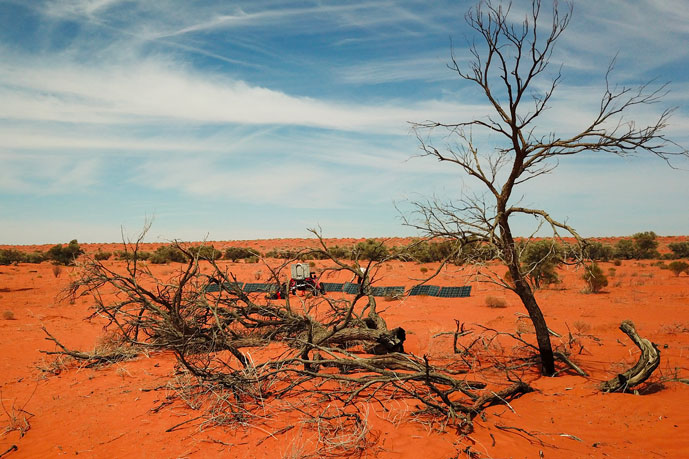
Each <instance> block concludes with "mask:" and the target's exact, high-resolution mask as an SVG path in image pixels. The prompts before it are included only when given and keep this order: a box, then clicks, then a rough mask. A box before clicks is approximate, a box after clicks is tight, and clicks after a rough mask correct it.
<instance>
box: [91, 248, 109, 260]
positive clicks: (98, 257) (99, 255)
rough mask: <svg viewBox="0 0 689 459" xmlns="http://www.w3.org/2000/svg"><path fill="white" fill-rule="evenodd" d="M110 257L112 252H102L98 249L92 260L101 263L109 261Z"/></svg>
mask: <svg viewBox="0 0 689 459" xmlns="http://www.w3.org/2000/svg"><path fill="white" fill-rule="evenodd" d="M110 257H112V252H103V251H101V250H100V249H99V250H98V251H97V252H96V253H94V254H93V258H94V260H98V261H103V260H109V259H110Z"/></svg>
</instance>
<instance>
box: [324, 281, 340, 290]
mask: <svg viewBox="0 0 689 459" xmlns="http://www.w3.org/2000/svg"><path fill="white" fill-rule="evenodd" d="M321 285H322V286H323V290H324V291H325V292H341V291H342V288H343V287H344V284H338V283H335V282H321Z"/></svg>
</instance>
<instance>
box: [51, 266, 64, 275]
mask: <svg viewBox="0 0 689 459" xmlns="http://www.w3.org/2000/svg"><path fill="white" fill-rule="evenodd" d="M60 274H62V266H60V265H55V266H53V276H55V277H60Z"/></svg>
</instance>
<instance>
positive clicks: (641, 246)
mask: <svg viewBox="0 0 689 459" xmlns="http://www.w3.org/2000/svg"><path fill="white" fill-rule="evenodd" d="M632 238H633V239H634V249H635V257H636V258H637V259H639V260H649V259H652V258H658V257H659V256H660V254H659V253H658V241H657V240H656V233H654V232H653V231H645V232H643V233H636V234H635V235H633V236H632Z"/></svg>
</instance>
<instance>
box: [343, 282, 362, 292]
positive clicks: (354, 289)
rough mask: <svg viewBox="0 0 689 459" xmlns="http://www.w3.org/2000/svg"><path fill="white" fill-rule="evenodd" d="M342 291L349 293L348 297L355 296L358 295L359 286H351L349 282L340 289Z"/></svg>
mask: <svg viewBox="0 0 689 459" xmlns="http://www.w3.org/2000/svg"><path fill="white" fill-rule="evenodd" d="M342 291H343V292H345V293H349V294H350V295H356V294H357V293H359V284H352V283H351V282H347V283H346V284H344V286H343V287H342Z"/></svg>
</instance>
